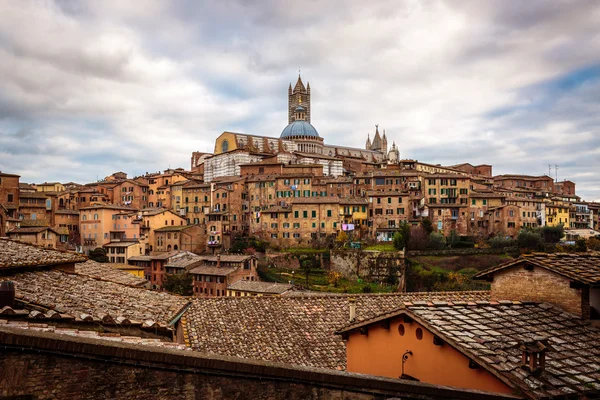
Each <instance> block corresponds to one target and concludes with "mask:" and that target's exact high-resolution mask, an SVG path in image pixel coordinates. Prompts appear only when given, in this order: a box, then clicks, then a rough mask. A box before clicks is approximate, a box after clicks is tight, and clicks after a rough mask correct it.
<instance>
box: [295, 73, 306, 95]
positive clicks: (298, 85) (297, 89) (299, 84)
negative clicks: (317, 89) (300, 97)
mask: <svg viewBox="0 0 600 400" xmlns="http://www.w3.org/2000/svg"><path fill="white" fill-rule="evenodd" d="M296 92H306V88H305V87H304V83H302V78H300V74H298V81H297V82H296V86H294V93H296Z"/></svg>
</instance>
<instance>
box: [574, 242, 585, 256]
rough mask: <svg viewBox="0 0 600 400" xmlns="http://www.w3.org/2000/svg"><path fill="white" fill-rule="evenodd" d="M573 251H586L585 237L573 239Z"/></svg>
mask: <svg viewBox="0 0 600 400" xmlns="http://www.w3.org/2000/svg"><path fill="white" fill-rule="evenodd" d="M575 251H576V252H578V253H585V252H586V251H587V243H586V242H585V239H577V240H576V241H575Z"/></svg>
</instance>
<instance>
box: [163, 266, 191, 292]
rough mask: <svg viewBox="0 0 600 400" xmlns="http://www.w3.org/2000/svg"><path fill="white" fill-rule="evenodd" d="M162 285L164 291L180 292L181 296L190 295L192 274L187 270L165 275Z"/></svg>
mask: <svg viewBox="0 0 600 400" xmlns="http://www.w3.org/2000/svg"><path fill="white" fill-rule="evenodd" d="M163 287H164V288H165V290H166V291H168V292H171V293H175V294H180V295H182V296H191V295H192V294H193V282H192V275H191V274H188V273H187V272H185V273H183V274H173V275H167V278H166V279H165V282H164V283H163Z"/></svg>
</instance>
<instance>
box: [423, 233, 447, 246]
mask: <svg viewBox="0 0 600 400" xmlns="http://www.w3.org/2000/svg"><path fill="white" fill-rule="evenodd" d="M423 229H425V228H423ZM427 247H429V248H430V249H434V250H441V249H443V248H444V247H446V238H445V237H444V235H442V234H441V233H435V232H431V233H430V234H429V243H428V245H427Z"/></svg>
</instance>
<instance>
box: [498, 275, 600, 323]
mask: <svg viewBox="0 0 600 400" xmlns="http://www.w3.org/2000/svg"><path fill="white" fill-rule="evenodd" d="M492 299H493V300H519V301H536V302H547V303H552V304H555V305H557V306H559V307H560V308H562V309H563V310H565V311H568V312H570V313H573V314H575V315H578V316H580V317H583V318H586V319H587V318H589V313H590V308H589V289H587V288H584V289H576V288H571V287H570V280H569V279H567V278H565V277H563V276H560V275H557V274H555V273H553V272H550V271H547V270H545V269H543V268H534V269H533V270H531V271H529V270H526V269H524V268H523V267H522V266H515V267H513V268H508V269H506V270H501V271H497V272H495V273H494V282H493V283H492Z"/></svg>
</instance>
